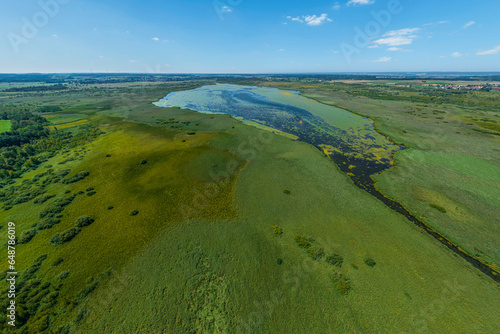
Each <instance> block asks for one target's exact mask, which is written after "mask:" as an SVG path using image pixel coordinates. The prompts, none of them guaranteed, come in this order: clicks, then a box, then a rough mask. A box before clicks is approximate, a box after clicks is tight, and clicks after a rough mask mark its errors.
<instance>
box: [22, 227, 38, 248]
mask: <svg viewBox="0 0 500 334" xmlns="http://www.w3.org/2000/svg"><path fill="white" fill-rule="evenodd" d="M36 234H37V230H35V229H31V230H27V231H23V233H21V235H20V236H19V239H18V240H17V243H18V244H26V243H28V242H30V241H31V239H33V238H34V237H35V235H36Z"/></svg>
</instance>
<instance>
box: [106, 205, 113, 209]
mask: <svg viewBox="0 0 500 334" xmlns="http://www.w3.org/2000/svg"><path fill="white" fill-rule="evenodd" d="M113 208H114V206H112V205H108V207H107V208H106V209H108V210H113Z"/></svg>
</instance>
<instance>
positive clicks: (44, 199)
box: [33, 194, 56, 204]
mask: <svg viewBox="0 0 500 334" xmlns="http://www.w3.org/2000/svg"><path fill="white" fill-rule="evenodd" d="M54 197H56V195H48V194H47V195H43V196H39V197H37V198H35V200H34V201H33V203H35V204H42V203H45V202H47V201H48V200H49V199H51V198H54Z"/></svg>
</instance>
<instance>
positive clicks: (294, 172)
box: [0, 81, 500, 333]
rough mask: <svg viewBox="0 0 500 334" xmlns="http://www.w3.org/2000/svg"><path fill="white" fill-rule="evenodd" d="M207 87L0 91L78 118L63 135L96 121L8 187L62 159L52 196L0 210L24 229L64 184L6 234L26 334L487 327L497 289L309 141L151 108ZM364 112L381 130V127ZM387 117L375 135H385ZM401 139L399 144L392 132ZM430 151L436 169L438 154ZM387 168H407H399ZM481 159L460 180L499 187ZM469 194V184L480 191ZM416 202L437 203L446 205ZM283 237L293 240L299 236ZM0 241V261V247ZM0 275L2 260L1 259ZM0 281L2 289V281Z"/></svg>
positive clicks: (58, 117)
mask: <svg viewBox="0 0 500 334" xmlns="http://www.w3.org/2000/svg"><path fill="white" fill-rule="evenodd" d="M204 83H205V82H194V81H192V82H183V83H162V84H158V83H155V84H151V85H146V84H144V85H139V84H127V85H124V84H117V85H108V86H106V87H103V86H99V87H96V88H92V89H88V90H81V91H69V92H64V93H55V92H47V93H45V94H39V93H37V94H31V93H26V94H23V95H22V96H21V97H19V96H17V95H16V96H12V95H9V94H3V95H2V94H0V99H3V100H4V101H9V103H24V104H29V105H32V106H33V107H36V106H38V105H39V104H43V103H52V104H57V105H61V107H62V109H63V111H62V112H59V113H56V114H54V115H53V116H52V115H51V117H48V119H49V120H51V122H52V123H53V124H54V125H55V126H57V127H58V129H59V127H60V126H61V125H63V124H72V123H73V122H79V121H81V120H85V121H86V122H87V124H86V125H78V124H77V125H76V126H73V127H70V128H67V129H65V130H66V131H71V132H72V133H77V132H78V131H81V130H82V129H85V127H86V126H89V125H91V126H94V127H96V128H98V129H99V130H100V131H102V132H103V133H102V134H101V135H99V136H98V137H96V138H94V139H90V140H89V141H88V142H85V143H82V144H79V145H77V146H75V147H71V148H67V149H63V150H61V151H60V152H58V153H57V154H55V155H54V156H53V157H51V158H50V159H49V160H47V161H45V162H44V163H43V164H41V165H40V166H39V167H38V168H37V169H36V170H33V171H29V172H27V173H25V174H24V175H23V177H22V178H21V179H19V180H17V181H16V183H14V184H12V185H7V186H6V187H5V188H6V189H8V188H9V187H11V186H20V185H22V184H23V182H24V184H26V183H29V182H26V181H25V180H31V182H33V184H32V185H31V186H32V187H35V186H36V185H37V184H40V183H43V182H44V180H46V179H48V178H50V177H51V175H52V174H50V173H49V174H47V175H44V176H38V177H37V176H36V175H40V174H43V173H45V172H48V171H49V170H50V169H53V170H54V172H52V173H59V172H61V171H63V170H66V169H71V172H69V174H67V175H66V176H64V177H63V178H62V181H61V182H51V183H49V185H48V186H47V187H46V188H45V190H46V194H44V195H40V196H45V195H55V197H53V198H49V199H47V200H46V201H45V202H43V203H39V204H35V203H34V201H28V202H25V203H21V204H17V205H14V206H13V207H12V208H10V209H9V210H2V211H0V216H1V217H2V221H3V222H6V221H14V222H16V226H17V234H18V236H19V235H21V233H22V232H24V231H27V230H30V229H33V227H32V226H33V225H34V224H36V223H37V222H39V221H40V220H41V218H40V213H41V211H42V210H44V209H46V208H49V207H51V206H52V207H53V205H54V203H55V202H56V201H58V200H60V199H64V198H67V197H68V196H72V195H73V194H76V197H75V198H74V199H73V200H72V202H71V203H69V204H68V205H67V206H65V208H64V210H63V211H62V212H61V213H60V214H62V216H61V217H59V218H57V219H59V220H60V222H59V223H57V224H55V225H54V226H53V227H51V228H48V229H44V230H40V231H38V232H37V234H36V235H35V236H34V237H33V238H32V239H31V240H30V241H29V242H27V243H25V244H22V245H18V257H17V261H18V268H17V269H18V271H19V272H21V275H20V277H21V279H23V280H25V281H26V283H25V286H26V288H25V289H26V290H25V294H26V296H29V295H32V296H31V297H29V298H30V299H28V301H29V302H27V303H25V305H24V306H23V307H24V308H26V309H29V308H30V307H32V305H34V304H35V303H39V304H40V305H39V307H38V308H34V307H32V309H33V308H34V311H33V310H32V311H31V312H32V314H31V313H30V315H31V316H29V317H27V319H28V320H27V325H25V326H24V327H23V329H22V331H24V332H26V333H42V332H45V333H49V332H51V333H73V332H75V333H160V332H165V333H216V332H217V333H238V332H242V333H247V332H252V333H306V332H311V333H320V332H321V333H323V332H329V333H330V332H331V333H339V332H340V333H345V332H369V333H401V332H410V333H412V332H437V333H440V332H456V331H457V330H459V331H461V332H464V333H468V332H485V333H494V332H498V331H499V330H500V324H499V322H498V313H497V311H496V310H497V309H498V307H499V306H500V305H499V300H500V298H499V297H500V291H499V289H498V285H496V284H495V283H493V281H492V280H491V279H490V278H488V277H486V276H484V275H483V274H482V273H480V272H478V271H477V270H476V269H474V268H472V267H471V266H470V265H468V264H467V263H466V262H464V261H463V260H462V259H460V258H458V257H457V256H455V255H454V254H453V253H451V252H449V251H448V250H447V249H446V248H444V247H443V246H442V245H440V244H439V243H437V242H435V240H434V239H432V238H431V237H429V236H428V235H427V234H425V233H423V232H422V231H421V230H420V229H419V228H418V227H416V226H414V225H413V224H411V223H410V222H408V221H407V220H406V219H405V218H404V217H402V216H401V215H399V214H397V213H395V212H393V211H391V210H390V209H388V208H387V207H385V206H384V205H383V204H382V203H380V202H379V201H378V200H376V199H375V198H373V197H372V196H371V195H369V194H368V193H366V192H364V191H363V190H361V189H359V188H357V187H355V186H354V185H353V183H352V181H351V180H350V179H349V178H348V177H347V176H346V175H345V174H344V173H342V172H341V171H340V170H339V169H338V168H337V167H336V166H335V165H334V164H333V163H332V161H331V160H330V159H328V158H327V157H325V156H324V155H323V154H322V153H321V152H320V151H319V150H317V149H316V148H314V147H312V146H310V145H307V144H305V143H300V142H296V141H293V140H290V138H287V137H285V136H282V135H279V134H274V133H271V132H270V131H267V130H268V129H258V128H255V127H253V126H248V125H245V124H242V123H240V122H239V121H238V120H235V119H231V118H230V117H229V116H227V115H206V114H199V113H196V112H193V111H190V110H180V109H177V108H159V107H156V106H154V105H152V104H151V102H152V101H156V100H158V99H160V98H161V97H163V96H164V95H166V94H167V93H168V92H169V91H172V90H177V89H189V88H193V87H196V86H197V85H202V84H204ZM321 94H325V93H324V92H321ZM317 98H320V97H317ZM328 98H329V100H330V101H337V100H338V98H337V96H333V95H332V96H328ZM345 100H348V99H347V97H346V98H345ZM355 101H358V100H357V99H355ZM357 103H359V102H357ZM372 103H374V102H372ZM375 105H377V104H375ZM365 107H366V109H367V110H379V109H382V108H383V107H382V106H381V107H380V108H374V107H372V108H371V109H370V108H368V107H367V106H366V105H365ZM363 110H364V109H363ZM398 110H399V109H398ZM373 112H375V111H373ZM393 112H394V114H395V115H396V114H397V111H396V110H395V109H394V111H393ZM370 117H373V118H375V121H376V125H377V126H378V127H380V128H379V130H380V131H384V129H390V128H391V127H390V126H389V125H383V124H386V123H383V122H382V121H380V120H378V119H377V118H376V117H375V116H373V115H370ZM394 117H395V118H396V119H395V121H397V122H400V123H397V126H401V129H405V131H407V132H409V131H408V130H409V129H407V128H405V127H404V124H405V123H404V120H403V119H397V117H396V116H394ZM380 118H381V119H383V116H380ZM457 119H459V118H457ZM66 122H67V123H66ZM413 123H416V122H413ZM413 123H412V124H413ZM393 126H394V128H393V130H392V132H390V133H388V134H389V135H393V134H396V133H399V132H397V131H398V130H397V129H398V128H397V127H396V126H395V125H393ZM408 126H409V125H406V127H408ZM461 131H463V130H461ZM384 133H385V132H384ZM470 133H471V134H472V135H474V136H478V138H483V137H481V136H486V134H483V133H479V132H476V131H470ZM399 135H400V137H397V136H396V137H395V140H396V141H399V140H403V139H404V138H406V137H404V136H403V135H404V133H400V134H399ZM414 136H415V135H414ZM479 141H480V140H479V139H477V140H476V141H475V142H474V143H478V142H479ZM415 142H418V140H417V139H415ZM421 144H422V143H421ZM422 145H423V144H422ZM483 145H485V147H486V146H487V144H483ZM409 152H411V150H410V151H409ZM430 153H432V152H430ZM464 155H465V153H464ZM492 156H493V155H492ZM397 159H399V156H398V157H397ZM415 159H416V158H415ZM415 159H414V160H415ZM456 159H458V160H456V161H455V162H454V163H453V165H454V166H456V167H455V169H456V170H457V173H462V174H464V173H468V172H469V171H470V169H469V168H467V165H463V166H462V164H460V165H459V164H457V162H462V161H467V160H466V158H464V157H463V156H457V158H456ZM464 159H465V160H464ZM418 161H420V160H418ZM431 161H432V163H433V164H434V165H436V166H439V164H440V163H441V164H445V166H444V167H448V166H449V165H451V164H452V163H451V162H450V163H449V164H446V163H445V162H442V161H440V159H438V158H434V159H433V160H431ZM397 163H398V164H397V165H398V166H405V163H404V161H401V162H400V161H399V160H397ZM400 163H401V164H400ZM471 163H474V162H471ZM459 166H462V167H459ZM481 166H482V167H481V168H482V169H481V171H476V172H475V173H472V174H470V175H471V177H473V178H475V179H479V180H482V182H495V181H494V180H495V179H494V175H493V176H491V175H490V176H484V174H485V173H488V172H491V171H492V170H493V171H494V169H492V168H493V167H492V166H491V164H487V163H484V164H483V165H481ZM462 168H464V169H462ZM84 171H86V172H88V173H89V174H88V176H86V177H85V178H83V179H81V180H79V181H77V182H73V183H67V182H65V181H64V180H65V179H67V178H71V177H72V176H73V175H75V174H78V173H81V172H84ZM391 171H392V170H391ZM483 172H484V173H483ZM414 173H417V172H414ZM382 176H385V174H382ZM399 177H402V176H399ZM440 177H442V175H438V177H437V179H439V178H440ZM481 177H483V179H481ZM394 178H396V177H394ZM397 182H402V181H401V180H396V179H394V180H391V182H389V181H383V180H380V181H379V184H380V187H383V185H384V184H386V185H390V184H393V187H392V188H391V189H393V188H394V189H395V190H393V192H389V191H387V192H388V193H389V195H391V196H392V195H394V196H396V195H399V196H401V194H399V193H398V192H397V191H396V190H398V189H399V188H396V186H395V185H394V184H396V183H397ZM414 182H416V181H414ZM428 182H429V181H428ZM468 182H472V180H471V181H468ZM476 182H477V181H476ZM398 184H399V183H398ZM403 184H404V183H403ZM493 184H494V183H493ZM387 187H388V186H387ZM477 187H478V189H477V192H480V191H485V188H479V187H480V185H477ZM6 189H3V190H6ZM486 191H489V190H487V189H486ZM441 193H442V192H439V194H441ZM89 194H90V195H89ZM401 201H402V202H403V200H402V199H401ZM427 202H429V203H426V206H425V208H424V209H425V210H426V212H430V213H433V214H435V215H448V212H453V208H452V207H451V206H450V205H448V204H447V203H444V202H443V201H439V200H438V198H432V200H428V201H427ZM495 203H496V202H495V199H492V202H491V203H490V204H488V205H490V206H491V207H493V208H494V206H495V205H496V204H495ZM429 204H435V205H436V206H438V205H439V206H442V207H444V208H445V209H446V213H443V212H440V211H439V210H437V209H436V208H434V207H431V206H430V205H429ZM422 207H423V206H422ZM134 210H136V212H134V214H132V211H134ZM82 215H88V216H90V217H92V218H93V219H94V222H92V223H91V224H90V225H88V226H84V227H82V228H81V231H80V232H79V233H78V234H77V235H76V236H74V238H73V239H71V240H70V241H68V242H66V243H63V244H61V245H54V244H52V243H51V242H50V239H51V238H52V237H53V235H54V234H56V233H64V232H65V231H67V230H68V229H71V228H73V227H74V226H75V221H76V220H77V219H78V217H81V216H82ZM55 217H57V216H55ZM3 225H5V224H3ZM273 226H279V228H280V229H281V232H282V233H276V232H275V231H276V230H277V229H276V228H275V227H273ZM5 229H6V227H5V226H4V228H3V229H2V235H4V234H3V233H4V231H5ZM297 235H299V236H303V238H304V240H306V242H304V243H302V244H301V245H303V247H300V246H299V245H298V244H297V242H296V236H297ZM476 238H479V237H477V236H476ZM307 244H309V246H308V245H307ZM1 249H2V252H3V253H2V254H1V256H2V259H5V255H4V254H5V251H6V249H5V248H4V247H2V248H1ZM323 252H324V255H322V254H323ZM45 254H46V255H47V257H46V258H44V259H43V260H38V262H37V258H39V257H40V255H45ZM333 255H338V256H341V257H342V259H343V261H342V263H341V264H340V266H338V265H332V264H331V263H329V262H328V261H327V260H326V259H327V258H329V257H332V256H333ZM335 258H337V257H335ZM61 259H63V260H61ZM40 262H41V264H39V265H38V263H40ZM336 263H337V262H336ZM33 266H35V267H33ZM30 268H31V269H30ZM3 269H5V261H2V263H1V264H0V270H3ZM37 280H39V281H37ZM37 282H38V283H37ZM1 287H2V289H5V288H6V285H5V283H2V285H1ZM42 287H44V288H43V289H42ZM55 292H57V295H56V294H55ZM49 296H50V297H49ZM26 298H27V297H26ZM37 298H39V299H38V301H36V302H35V300H37ZM3 309H4V308H3V307H2V310H3ZM28 313H29V312H28ZM3 318H4V317H3Z"/></svg>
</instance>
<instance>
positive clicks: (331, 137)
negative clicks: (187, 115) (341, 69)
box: [155, 84, 403, 184]
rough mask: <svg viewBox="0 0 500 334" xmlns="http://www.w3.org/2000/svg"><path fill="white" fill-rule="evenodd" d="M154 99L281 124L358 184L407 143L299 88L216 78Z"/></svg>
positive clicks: (245, 119)
mask: <svg viewBox="0 0 500 334" xmlns="http://www.w3.org/2000/svg"><path fill="white" fill-rule="evenodd" d="M155 104H156V105H157V106H160V107H180V108H187V109H192V110H196V111H198V112H201V113H221V114H229V115H231V116H233V117H234V118H237V119H239V120H241V121H242V122H244V123H247V124H250V125H254V126H257V127H260V128H265V129H268V130H272V129H275V130H278V132H277V133H280V134H283V135H286V136H288V137H290V138H293V139H296V140H300V141H304V142H307V143H310V144H312V145H314V146H316V147H318V148H319V149H320V150H322V151H323V152H324V153H325V154H326V155H328V156H329V157H330V158H332V160H334V161H335V162H336V163H337V165H339V167H340V168H341V169H342V170H343V171H344V172H346V173H347V174H348V175H349V176H351V178H353V180H354V181H355V182H356V183H358V184H360V183H366V182H369V183H371V180H369V175H372V174H375V173H377V172H380V171H382V170H384V169H386V168H388V167H390V166H391V165H392V154H393V153H394V152H395V151H397V150H400V149H403V147H401V146H399V145H396V144H394V143H392V142H391V141H389V140H388V139H387V138H386V137H385V136H383V135H381V134H379V133H378V132H377V131H375V129H374V126H373V122H372V121H371V120H370V119H368V118H365V117H361V116H358V115H356V114H353V113H351V112H349V111H346V110H343V109H339V108H335V107H332V106H328V105H325V104H322V103H319V102H317V101H315V100H312V99H308V98H305V97H303V96H300V95H299V92H296V91H285V90H279V89H276V88H267V87H254V86H240V85H230V84H218V85H210V86H204V87H200V88H196V89H193V90H187V91H180V92H173V93H170V94H168V95H167V96H166V97H165V98H163V99H161V100H160V101H158V102H156V103H155Z"/></svg>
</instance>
